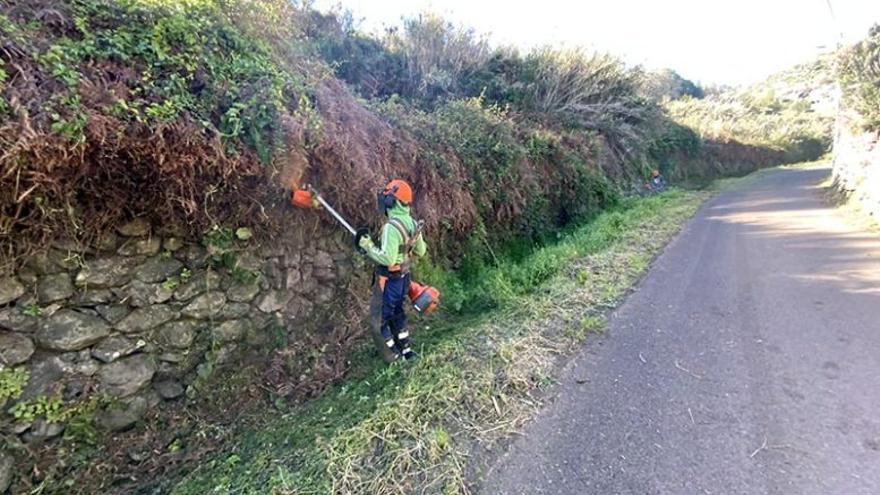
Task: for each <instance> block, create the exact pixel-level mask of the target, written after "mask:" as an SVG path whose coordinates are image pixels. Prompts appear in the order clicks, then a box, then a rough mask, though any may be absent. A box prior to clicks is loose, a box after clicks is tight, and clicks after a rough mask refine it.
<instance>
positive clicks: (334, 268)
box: [0, 219, 353, 491]
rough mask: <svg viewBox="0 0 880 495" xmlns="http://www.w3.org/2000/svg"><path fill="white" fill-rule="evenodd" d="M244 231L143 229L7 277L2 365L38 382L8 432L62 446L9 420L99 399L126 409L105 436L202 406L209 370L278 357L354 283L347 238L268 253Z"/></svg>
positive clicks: (61, 248)
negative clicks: (161, 411)
mask: <svg viewBox="0 0 880 495" xmlns="http://www.w3.org/2000/svg"><path fill="white" fill-rule="evenodd" d="M316 229H317V227H316ZM231 232H232V231H231V230H230V231H228V232H227V231H218V232H217V235H216V236H215V237H216V238H213V240H211V239H209V237H210V236H206V239H203V240H197V241H186V240H184V239H181V238H180V237H176V236H173V235H170V234H167V233H166V234H164V235H163V233H161V232H159V231H157V229H155V228H154V226H152V225H150V224H149V223H148V222H146V221H144V220H142V219H137V220H134V221H132V222H130V223H128V224H126V225H122V226H120V227H119V228H118V229H117V231H116V232H115V233H114V234H112V235H108V236H104V237H103V238H101V239H100V240H99V241H98V242H97V243H96V245H95V246H94V247H93V248H89V249H81V250H78V249H77V247H76V246H74V245H73V244H72V243H68V242H57V243H55V244H54V245H53V246H51V248H49V249H47V250H46V251H45V252H43V253H40V254H37V255H35V256H33V257H31V258H30V259H29V260H27V261H26V262H25V263H24V264H23V266H21V268H19V269H18V270H17V271H16V272H15V273H11V274H4V275H0V366H2V368H3V369H5V370H7V371H9V370H26V371H27V380H26V382H25V383H24V384H23V386H22V387H21V388H22V390H21V393H20V394H16V395H18V396H17V397H16V398H14V399H9V400H6V403H5V404H0V406H2V412H0V415H2V421H0V427H2V429H3V430H4V432H3V433H4V434H10V435H18V436H19V438H20V439H21V440H23V441H25V442H32V441H41V440H46V439H50V438H52V437H56V436H58V435H60V434H61V433H63V431H64V426H65V425H64V424H63V422H60V421H58V422H54V423H53V422H50V421H48V420H47V418H45V417H27V418H24V419H15V418H14V417H12V416H11V414H10V413H9V411H10V410H11V409H12V408H14V407H15V406H16V404H22V403H25V404H26V403H33V402H34V401H40V400H43V401H45V400H48V399H51V400H60V401H61V402H62V403H63V404H65V405H69V404H73V403H76V402H77V401H82V400H84V399H86V398H87V397H93V396H97V397H100V398H103V399H105V400H104V401H102V402H101V403H102V404H104V403H108V404H112V405H113V406H112V407H110V406H101V407H99V409H98V410H97V411H96V412H95V414H94V421H95V422H96V424H97V425H98V426H100V427H103V428H105V429H110V430H122V429H126V428H129V427H131V426H132V425H133V424H134V423H136V422H137V421H138V420H139V419H140V418H141V417H143V415H144V414H145V413H146V412H147V411H148V410H149V409H150V408H151V407H156V406H157V405H158V404H160V403H161V402H162V401H174V400H186V397H187V395H188V394H190V395H192V394H197V393H198V390H197V387H196V385H197V384H196V380H197V377H198V376H199V372H198V370H199V369H200V368H209V369H217V368H218V367H222V366H232V365H234V364H235V363H236V362H238V361H239V360H240V359H242V358H243V356H245V355H247V354H248V353H249V352H250V353H259V352H265V347H264V346H265V344H266V343H267V342H268V341H269V340H270V339H269V338H268V334H269V332H272V335H273V338H274V336H275V335H277V333H278V329H279V328H282V329H285V330H286V332H287V336H288V338H296V335H295V334H296V332H298V331H304V329H305V328H307V326H308V320H309V317H310V316H311V315H313V313H314V312H315V310H316V308H318V307H320V306H321V305H326V304H327V303H329V302H331V301H333V300H334V299H335V298H336V296H337V294H338V293H340V291H343V290H346V287H347V285H348V284H349V281H350V278H351V276H352V273H353V266H352V264H351V263H352V261H351V256H350V248H349V246H348V244H347V242H348V241H347V239H346V238H345V237H343V236H341V235H337V234H336V233H331V232H323V231H318V230H316V231H315V232H308V233H306V232H292V233H290V234H289V235H288V236H287V237H286V238H284V239H276V240H273V241H272V242H271V244H270V245H266V246H260V245H258V243H256V242H254V241H252V240H250V239H248V238H249V237H250V236H239V237H238V238H237V237H236V236H235V235H231ZM217 238H219V240H218V239H217ZM306 239H309V241H308V242H306ZM206 363H207V364H209V365H210V366H206ZM2 400H3V399H2V397H0V402H2ZM7 460H8V459H7V458H6V457H2V458H0V467H2V465H4V463H6V462H7ZM0 471H2V470H0ZM0 474H2V473H0ZM5 481H6V480H4V479H2V476H0V491H2V485H3V483H4V482H5Z"/></svg>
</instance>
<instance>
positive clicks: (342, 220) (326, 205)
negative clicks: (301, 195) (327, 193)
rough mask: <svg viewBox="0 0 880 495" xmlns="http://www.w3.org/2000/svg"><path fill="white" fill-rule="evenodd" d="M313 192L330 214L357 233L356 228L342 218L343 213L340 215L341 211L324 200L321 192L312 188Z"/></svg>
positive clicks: (349, 229) (350, 230) (353, 232)
mask: <svg viewBox="0 0 880 495" xmlns="http://www.w3.org/2000/svg"><path fill="white" fill-rule="evenodd" d="M312 193H314V195H315V199H317V200H318V203H321V206H323V207H324V209H325V210H327V211H329V212H330V214H331V215H333V218H335V219H336V220H338V221H339V223H341V224H342V226H343V227H345V228H346V230H348V231H349V232H351V235H357V231H356V230H355V229H354V227H352V226H351V225H350V224H349V223H348V222H347V221H346V220H345V219H344V218H342V215H340V214H339V212H337V211H336V210H334V209H333V207H332V206H330V205H329V204H328V203H327V202H326V201H324V198H322V197H321V195H320V194H318V193H317V192H316V191H314V190H312Z"/></svg>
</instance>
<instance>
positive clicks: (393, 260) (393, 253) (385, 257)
mask: <svg viewBox="0 0 880 495" xmlns="http://www.w3.org/2000/svg"><path fill="white" fill-rule="evenodd" d="M388 219H389V220H391V219H396V220H399V221H400V223H402V224H403V225H404V226H405V227H406V231H407V232H408V233H412V232H415V231H416V222H415V220H413V217H412V216H411V215H410V214H409V207H408V206H404V205H402V204H400V203H396V204H395V205H394V207H392V208H391V209H390V210H388ZM405 242H406V241H405V239H404V236H403V234H401V233H400V230H398V229H397V227H395V226H394V225H392V224H391V222H390V221H389V222H386V223H385V226H384V227H382V238H381V241H380V245H379V246H378V247H376V246H374V247H372V248H370V249H368V250H367V256H368V257H369V258H370V259H371V260H373V261H375V262H376V263H377V264H379V265H382V266H388V267H390V266H394V265H401V266H402V265H406V264H408V263H409V261H410V260H409V259H408V258H409V254H408V253H407V252H406V246H405V245H404V244H405ZM427 251H428V245H427V244H426V243H425V239H424V238H423V237H422V233H421V232H419V233H418V234H416V237H415V239H413V248H412V253H413V254H415V255H416V256H420V257H421V256H424V255H425V253H426V252H427Z"/></svg>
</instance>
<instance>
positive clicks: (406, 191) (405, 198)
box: [376, 179, 413, 213]
mask: <svg viewBox="0 0 880 495" xmlns="http://www.w3.org/2000/svg"><path fill="white" fill-rule="evenodd" d="M412 200H413V192H412V188H411V187H409V184H407V183H406V182H405V181H402V180H400V179H394V180H393V181H391V182H389V183H388V184H386V185H385V189H383V190H381V191H379V194H377V195H376V203H377V205H378V206H379V213H387V212H388V209H389V208H392V207H393V206H394V203H395V202H397V201H399V202H401V203H402V204H404V205H409V204H410V203H412Z"/></svg>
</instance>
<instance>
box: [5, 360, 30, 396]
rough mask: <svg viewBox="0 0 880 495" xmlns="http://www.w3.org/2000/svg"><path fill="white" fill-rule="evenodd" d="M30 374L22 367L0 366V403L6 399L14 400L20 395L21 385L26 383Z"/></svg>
mask: <svg viewBox="0 0 880 495" xmlns="http://www.w3.org/2000/svg"><path fill="white" fill-rule="evenodd" d="M29 376H30V374H29V373H28V371H27V369H25V368H23V367H17V368H3V367H0V404H3V403H4V402H6V400H8V399H12V400H15V399H17V398H18V397H19V396H20V395H21V391H22V387H24V385H25V384H26V383H27V381H28V377H29Z"/></svg>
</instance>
